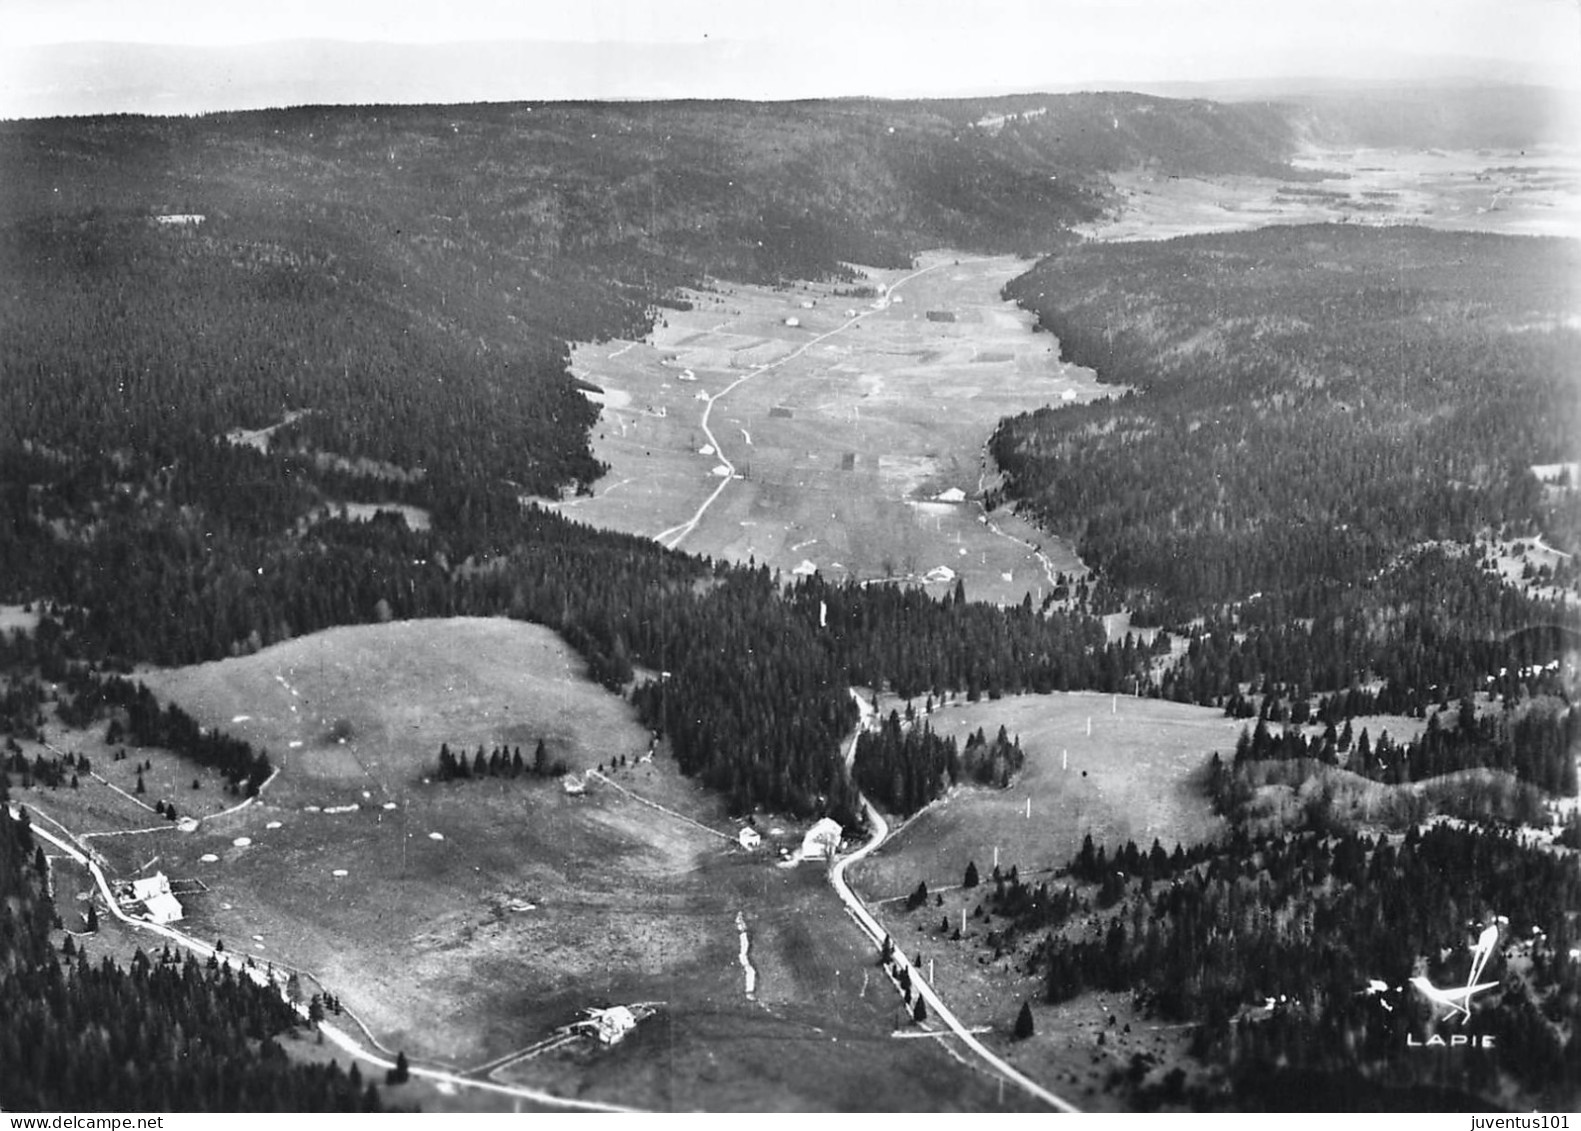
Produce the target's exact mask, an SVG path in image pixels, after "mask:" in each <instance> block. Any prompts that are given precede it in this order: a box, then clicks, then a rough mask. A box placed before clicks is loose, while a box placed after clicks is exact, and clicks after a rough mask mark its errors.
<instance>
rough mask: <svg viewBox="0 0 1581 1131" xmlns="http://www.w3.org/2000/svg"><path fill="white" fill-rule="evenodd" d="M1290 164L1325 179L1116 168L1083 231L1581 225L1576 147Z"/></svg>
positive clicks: (1570, 231)
mask: <svg viewBox="0 0 1581 1131" xmlns="http://www.w3.org/2000/svg"><path fill="white" fill-rule="evenodd" d="M1293 164H1294V165H1295V166H1296V167H1297V168H1299V169H1302V170H1304V171H1306V172H1309V173H1317V174H1321V175H1322V179H1320V180H1317V181H1302V182H1300V183H1294V182H1290V181H1284V180H1279V179H1276V178H1272V177H1261V176H1248V175H1225V176H1215V177H1187V176H1170V175H1166V174H1163V173H1157V172H1151V171H1146V170H1136V171H1131V172H1118V173H1112V174H1110V180H1111V181H1112V182H1113V184H1114V187H1115V190H1116V192H1117V193H1118V194H1119V196H1120V198H1121V203H1120V206H1119V207H1118V208H1117V209H1115V210H1114V212H1113V213H1111V214H1110V215H1109V216H1106V217H1105V218H1104V219H1102V220H1099V221H1096V222H1094V223H1090V224H1084V225H1080V226H1078V228H1077V230H1078V231H1080V232H1081V233H1082V234H1083V235H1086V236H1090V237H1092V238H1094V239H1101V240H1158V239H1169V238H1171V237H1173V236H1184V235H1194V234H1196V233H1199V232H1230V231H1249V230H1251V229H1253V228H1262V227H1266V226H1268V225H1270V224H1320V223H1325V222H1337V223H1352V224H1371V225H1382V224H1416V225H1421V226H1423V227H1428V228H1439V229H1445V230H1471V231H1490V232H1502V233H1505V234H1508V235H1547V236H1572V237H1573V236H1576V235H1578V234H1581V158H1578V156H1577V154H1576V153H1575V152H1574V151H1568V150H1564V149H1559V148H1555V147H1550V148H1548V149H1546V150H1542V149H1533V150H1529V151H1528V150H1497V151H1495V150H1477V151H1475V152H1468V151H1458V150H1450V151H1443V150H1432V149H1424V150H1403V149H1317V148H1313V149H1309V150H1308V151H1307V152H1305V153H1304V154H1303V155H1302V156H1301V157H1300V158H1299V159H1297V160H1296V161H1294V162H1293Z"/></svg>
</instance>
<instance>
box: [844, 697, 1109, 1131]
mask: <svg viewBox="0 0 1581 1131" xmlns="http://www.w3.org/2000/svg"><path fill="white" fill-rule="evenodd" d="M851 697H852V698H853V699H855V700H856V702H857V706H858V707H859V708H860V709H861V712H862V722H861V725H860V726H859V727H858V728H857V733H856V735H855V736H853V737H852V739H851V748H850V750H849V751H848V752H847V754H846V760H847V762H849V761H850V760H851V759H852V758H854V757H855V756H856V740H857V737H860V735H861V733H862V731H864V730H866V729H867V727H868V723H869V720H871V719H872V718H873V716H874V714H875V712H874V710H873V707H872V705H871V704H870V703H868V702H867V701H866V700H864V699H863V698H862V696H861V695H860V694H859V693H858V692H857V691H856V690H855V689H852V691H851ZM862 807H863V808H864V809H866V810H867V819H868V823H869V824H871V825H872V827H873V835H872V836H871V837H869V838H868V841H867V843H866V844H864V845H863V846H862V847H861V848H858V849H856V850H855V851H853V852H850V853H847V854H846V855H845V856H842V857H840V859H838V860H836V861H835V863H834V867H832V868H830V869H829V883H830V884H832V885H833V886H834V890H835V894H836V895H838V896H839V897H840V900H841V902H843V903H844V904H845V907H846V910H847V911H848V912H850V914H851V917H852V918H853V919H855V920H856V921H857V923H858V924H859V925H860V926H861V928H862V929H863V930H864V931H866V932H867V935H868V937H869V938H871V939H872V940H873V944H874V945H875V946H882V945H883V943H884V939H885V938H886V937H887V936H888V932H887V931H885V930H884V928H883V927H882V926H881V925H880V924H879V922H878V920H877V919H875V918H873V916H872V914H871V913H870V912H869V911H868V909H867V907H866V906H865V905H864V904H863V903H862V900H861V899H860V898H859V897H858V896H857V894H856V893H855V892H854V891H852V890H851V885H850V884H849V883H847V882H846V878H845V873H846V871H847V869H849V868H850V867H851V865H853V864H857V863H860V862H861V861H863V860H865V859H866V858H867V857H868V856H869V855H871V854H872V853H873V852H875V851H876V850H877V849H878V847H879V845H881V844H883V843H884V841H885V840H886V839H888V837H889V823H888V822H887V821H885V820H884V818H883V815H882V814H880V813H879V811H878V810H877V809H876V808H874V807H873V803H872V802H871V801H869V800H868V799H867V798H866V797H865V796H863V797H862ZM894 962H895V964H896V965H897V966H899V967H900V968H902V969H904V970H906V971H907V972H908V973H909V974H910V977H911V985H912V986H913V988H915V989H916V991H917V993H918V995H919V996H920V997H921V998H922V1000H923V1001H925V1002H927V1003H928V1008H929V1009H931V1010H933V1015H934V1016H935V1017H937V1018H938V1019H939V1020H940V1021H942V1022H944V1024H945V1025H946V1026H948V1027H949V1029H950V1031H951V1032H953V1033H954V1034H955V1035H956V1036H957V1037H959V1038H960V1040H961V1043H962V1044H964V1045H965V1046H966V1047H967V1048H968V1049H970V1050H971V1051H972V1052H973V1053H975V1054H976V1055H977V1057H978V1058H979V1059H981V1060H982V1061H983V1062H984V1063H986V1064H987V1065H988V1066H989V1067H990V1068H992V1069H993V1070H994V1071H995V1072H997V1073H998V1074H999V1075H1000V1076H1002V1077H1003V1078H1004V1079H1005V1080H1007V1081H1008V1082H1009V1083H1011V1084H1013V1085H1015V1086H1016V1087H1017V1088H1020V1089H1021V1090H1022V1091H1023V1092H1025V1093H1026V1094H1027V1095H1029V1096H1032V1097H1033V1098H1034V1099H1036V1100H1039V1101H1041V1102H1042V1103H1045V1104H1047V1105H1048V1106H1049V1107H1051V1108H1053V1109H1055V1110H1056V1111H1064V1112H1071V1113H1078V1112H1080V1111H1081V1109H1080V1108H1078V1107H1077V1106H1076V1105H1075V1104H1072V1103H1071V1102H1070V1101H1068V1100H1065V1099H1063V1098H1061V1097H1059V1096H1056V1095H1055V1094H1054V1093H1053V1092H1051V1091H1049V1090H1048V1089H1047V1088H1045V1087H1043V1085H1041V1084H1039V1083H1038V1082H1037V1081H1035V1080H1032V1079H1030V1078H1029V1077H1027V1076H1025V1075H1023V1074H1022V1073H1021V1072H1019V1071H1017V1070H1016V1069H1015V1068H1014V1067H1012V1066H1011V1065H1010V1064H1008V1063H1006V1062H1005V1061H1004V1060H1003V1059H1001V1058H1000V1057H998V1056H996V1055H995V1054H994V1053H993V1052H991V1051H990V1050H989V1049H988V1048H987V1047H986V1046H985V1045H984V1044H983V1043H982V1042H981V1041H979V1040H978V1039H977V1038H976V1037H975V1036H974V1035H973V1034H972V1032H971V1030H969V1029H967V1027H966V1026H965V1025H963V1024H961V1022H960V1019H959V1018H957V1017H956V1016H955V1014H953V1013H951V1012H950V1010H949V1007H948V1006H946V1005H945V1004H944V1002H943V1000H942V999H941V998H940V997H939V995H938V994H936V993H934V991H933V987H932V986H930V985H928V982H927V979H925V978H924V977H923V976H922V971H921V970H919V969H917V967H916V966H915V965H914V964H913V963H912V961H911V960H910V959H909V958H907V957H906V955H905V953H904V951H903V950H902V948H900V947H898V946H897V947H896V948H895V956H894Z"/></svg>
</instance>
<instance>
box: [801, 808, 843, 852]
mask: <svg viewBox="0 0 1581 1131" xmlns="http://www.w3.org/2000/svg"><path fill="white" fill-rule="evenodd" d="M840 835H841V829H840V824H839V822H837V821H832V820H830V819H829V818H828V817H824V818H822V819H821V820H820V821H819V822H818V823H817V824H815V825H814V826H813V827H812V828H810V829H808V830H807V835H806V836H804V837H803V838H802V842H801V854H802V859H804V860H821V859H824V858H826V857H833V856H834V855H835V854H836V853H838V852H839V851H840Z"/></svg>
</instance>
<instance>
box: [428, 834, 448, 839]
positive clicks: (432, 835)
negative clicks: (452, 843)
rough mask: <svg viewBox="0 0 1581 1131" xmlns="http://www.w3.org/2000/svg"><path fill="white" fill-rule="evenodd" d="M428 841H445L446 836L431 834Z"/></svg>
mask: <svg viewBox="0 0 1581 1131" xmlns="http://www.w3.org/2000/svg"><path fill="white" fill-rule="evenodd" d="M428 839H429V840H444V839H445V834H444V833H429V834H428Z"/></svg>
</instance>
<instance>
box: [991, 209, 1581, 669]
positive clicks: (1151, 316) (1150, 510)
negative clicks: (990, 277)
mask: <svg viewBox="0 0 1581 1131" xmlns="http://www.w3.org/2000/svg"><path fill="white" fill-rule="evenodd" d="M1578 268H1581V247H1578V246H1577V245H1576V244H1575V243H1574V242H1573V241H1566V240H1556V239H1532V238H1512V237H1502V236H1493V235H1483V234H1474V233H1442V232H1430V231H1425V230H1421V229H1407V228H1395V229H1386V230H1376V229H1368V230H1360V229H1356V228H1351V227H1346V226H1342V225H1332V226H1313V227H1296V228H1291V227H1279V228H1269V229H1264V230H1262V231H1257V232H1247V233H1238V234H1225V235H1212V236H1200V237H1190V238H1183V239H1177V240H1170V241H1166V242H1162V243H1128V244H1109V245H1090V246H1086V247H1083V248H1080V249H1075V250H1072V251H1070V252H1067V253H1065V254H1062V255H1059V256H1057V257H1055V258H1052V259H1050V260H1048V261H1046V262H1044V263H1042V264H1040V265H1039V266H1038V268H1037V269H1036V270H1035V271H1033V272H1031V273H1029V274H1027V275H1025V276H1023V277H1021V278H1020V279H1017V280H1016V281H1015V282H1014V283H1013V284H1012V285H1011V288H1010V291H1011V293H1012V294H1013V295H1014V296H1015V297H1016V298H1017V299H1019V301H1021V302H1022V303H1023V304H1024V305H1026V306H1029V307H1031V308H1032V309H1034V310H1036V311H1037V312H1038V315H1039V317H1040V319H1041V321H1042V324H1043V325H1044V326H1045V327H1047V328H1048V329H1050V330H1052V331H1053V332H1054V333H1055V334H1057V335H1058V336H1059V339H1060V344H1061V349H1062V350H1063V352H1064V354H1065V356H1066V357H1067V358H1070V359H1072V360H1075V361H1077V362H1079V363H1081V364H1084V365H1091V366H1093V367H1095V368H1096V369H1097V371H1098V373H1099V376H1100V378H1101V379H1104V380H1109V381H1115V382H1123V383H1125V384H1128V385H1131V386H1133V387H1135V388H1136V389H1137V390H1138V392H1136V393H1135V394H1134V395H1128V396H1125V397H1122V398H1120V399H1117V400H1111V401H1107V402H1099V403H1096V404H1092V405H1086V406H1081V407H1075V408H1067V409H1061V410H1059V411H1049V410H1044V411H1040V412H1036V413H1032V414H1028V415H1024V416H1021V417H1018V418H1015V419H1012V420H1007V421H1005V422H1003V423H1002V424H1001V426H1000V429H999V431H998V433H997V434H996V436H995V438H994V440H993V450H994V453H995V455H996V457H997V458H998V459H999V461H1000V464H1001V466H1002V467H1003V468H1004V469H1005V470H1006V472H1007V473H1008V476H1009V490H1010V492H1011V493H1012V494H1014V495H1016V496H1019V497H1020V498H1021V499H1022V500H1024V503H1025V505H1026V507H1027V508H1028V509H1029V510H1030V511H1031V512H1032V513H1033V514H1035V515H1036V516H1037V518H1038V519H1039V520H1040V521H1042V522H1044V523H1046V524H1047V525H1048V526H1050V527H1051V528H1052V529H1054V530H1056V531H1059V532H1062V533H1065V534H1068V535H1070V536H1072V537H1074V538H1076V539H1077V540H1078V541H1079V544H1080V547H1081V553H1082V556H1083V558H1084V559H1085V560H1086V561H1088V562H1090V563H1092V564H1094V565H1095V566H1097V567H1098V568H1100V569H1102V570H1103V571H1104V572H1105V574H1106V576H1107V579H1108V580H1109V582H1110V583H1112V584H1113V585H1115V586H1116V587H1117V588H1118V589H1119V590H1120V591H1121V592H1123V593H1124V594H1125V595H1126V599H1127V600H1128V601H1130V602H1131V603H1133V605H1134V606H1135V607H1136V608H1138V609H1140V610H1145V611H1146V613H1147V614H1149V615H1151V616H1154V617H1160V618H1163V619H1165V620H1170V621H1176V622H1179V621H1181V620H1186V619H1190V618H1191V617H1194V616H1198V615H1203V614H1207V615H1210V616H1211V615H1215V614H1218V613H1221V612H1224V611H1226V610H1227V609H1229V608H1230V607H1231V606H1235V605H1237V604H1238V603H1241V602H1245V601H1248V600H1249V599H1251V598H1252V597H1254V596H1259V597H1260V603H1259V604H1257V605H1246V606H1244V607H1242V613H1243V616H1244V617H1245V618H1247V619H1256V620H1258V621H1259V622H1261V623H1265V624H1268V625H1275V624H1278V625H1288V624H1289V623H1290V620H1291V618H1294V617H1304V618H1316V621H1317V623H1315V624H1314V625H1313V626H1312V632H1313V633H1316V634H1330V635H1332V636H1333V640H1332V641H1329V642H1327V643H1325V645H1324V647H1323V648H1320V649H1317V651H1316V653H1314V654H1313V656H1312V657H1311V660H1310V666H1311V667H1313V668H1315V669H1318V670H1322V669H1325V668H1328V667H1329V666H1330V665H1331V664H1332V666H1333V667H1334V668H1335V670H1337V671H1340V672H1343V671H1344V670H1346V669H1353V668H1354V667H1355V666H1356V665H1357V663H1358V661H1361V662H1363V666H1366V665H1367V664H1369V663H1370V664H1372V665H1374V668H1375V670H1376V668H1377V667H1378V666H1382V665H1381V661H1382V659H1383V653H1382V652H1381V651H1379V648H1380V646H1388V645H1392V644H1396V643H1400V642H1401V641H1402V640H1404V637H1403V636H1401V635H1400V634H1401V633H1414V634H1415V636H1414V637H1413V639H1414V640H1415V642H1416V645H1418V646H1413V647H1412V649H1411V652H1412V655H1414V656H1415V657H1417V660H1420V658H1421V656H1422V655H1423V654H1424V652H1423V648H1426V650H1427V654H1431V655H1443V654H1444V649H1445V647H1446V642H1447V641H1451V640H1453V638H1455V637H1457V636H1464V637H1465V638H1466V640H1467V641H1468V642H1469V641H1472V640H1480V641H1484V642H1486V641H1498V640H1501V639H1503V638H1504V637H1505V636H1507V635H1508V634H1510V633H1511V632H1513V631H1515V630H1518V629H1522V628H1525V627H1526V626H1527V625H1530V624H1544V623H1556V622H1557V623H1563V624H1568V625H1570V626H1571V627H1575V624H1576V616H1575V606H1574V602H1573V601H1572V602H1571V604H1570V607H1569V608H1568V609H1565V610H1561V609H1557V608H1549V607H1546V605H1545V603H1544V602H1542V601H1538V600H1536V599H1535V597H1533V598H1530V599H1528V598H1517V597H1516V595H1515V594H1512V593H1509V592H1508V591H1507V590H1506V589H1505V587H1504V586H1503V585H1502V584H1501V583H1500V582H1498V581H1497V580H1494V579H1493V578H1492V577H1491V576H1490V575H1488V574H1485V573H1482V572H1480V571H1479V570H1478V569H1477V565H1478V562H1479V561H1480V560H1481V559H1482V557H1483V553H1484V551H1481V550H1478V551H1475V552H1471V551H1470V547H1472V546H1473V545H1474V544H1476V543H1477V540H1478V539H1479V538H1483V539H1486V538H1489V537H1491V536H1494V535H1498V534H1502V535H1507V536H1509V537H1512V538H1519V537H1527V536H1531V535H1532V534H1534V533H1536V532H1539V531H1541V532H1546V533H1547V535H1548V536H1549V537H1550V538H1556V539H1558V544H1559V545H1560V546H1561V547H1562V548H1564V549H1566V550H1575V549H1577V546H1576V545H1575V542H1576V540H1577V534H1578V532H1581V521H1578V514H1581V502H1578V500H1581V494H1578V492H1577V491H1575V490H1574V489H1570V488H1559V489H1554V488H1544V487H1543V486H1542V485H1541V484H1540V483H1539V482H1538V481H1537V479H1536V478H1535V476H1534V475H1533V473H1532V470H1531V465H1533V464H1541V463H1544V462H1549V461H1569V460H1574V459H1576V458H1577V456H1578V454H1581V452H1578V449H1577V443H1578V438H1581V396H1578V385H1577V381H1576V377H1577V374H1578V373H1581V331H1578V330H1577V328H1576V326H1575V324H1574V321H1573V312H1574V311H1575V310H1576V309H1577V298H1578V296H1577V293H1576V286H1577V280H1578V279H1581V271H1578ZM1428 546H1432V547H1435V549H1434V551H1433V552H1431V553H1424V552H1418V551H1420V550H1423V549H1424V548H1425V547H1428ZM1451 578H1452V579H1453V582H1452V584H1451V583H1450V579H1451ZM1450 593H1454V594H1456V599H1455V601H1453V602H1450V600H1449V597H1448V594H1450ZM1462 598H1463V599H1462ZM1451 604H1454V605H1455V606H1456V608H1455V611H1454V612H1453V613H1451V612H1450V611H1449V610H1450V605H1451ZM1330 643H1331V644H1332V645H1333V647H1332V648H1330V647H1329V644H1330ZM1282 651H1283V652H1285V653H1289V652H1290V649H1289V648H1284V649H1282ZM1467 657H1469V653H1466V655H1465V656H1462V657H1460V658H1457V659H1456V660H1455V661H1454V663H1453V665H1452V667H1453V669H1454V674H1453V675H1452V676H1447V677H1444V678H1454V679H1456V680H1459V679H1460V678H1461V677H1462V675H1464V674H1465V673H1464V672H1463V670H1462V669H1463V668H1464V666H1465V661H1466V659H1467ZM1491 659H1493V657H1492V656H1488V657H1485V659H1484V662H1485V661H1486V660H1491ZM1412 666H1413V667H1415V666H1416V662H1415V661H1413V664H1412ZM1497 670H1498V664H1497V663H1495V667H1494V670H1493V673H1492V674H1497ZM1484 671H1485V669H1484ZM1438 678H1440V677H1439V676H1437V675H1433V674H1427V675H1425V676H1424V678H1423V680H1422V685H1423V686H1426V684H1428V683H1431V682H1433V681H1434V680H1435V679H1438ZM1340 679H1341V682H1343V680H1344V676H1343V675H1341V676H1340ZM1304 682H1306V683H1307V684H1308V685H1309V686H1310V685H1311V682H1312V681H1311V679H1310V678H1309V679H1307V680H1305V681H1304Z"/></svg>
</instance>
